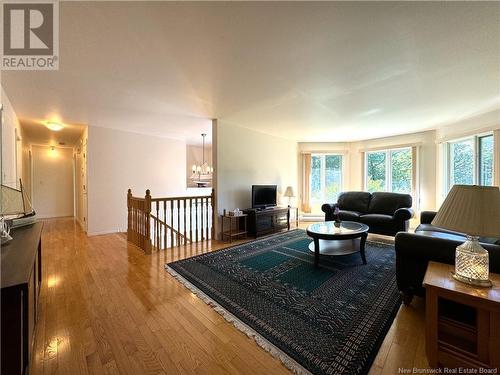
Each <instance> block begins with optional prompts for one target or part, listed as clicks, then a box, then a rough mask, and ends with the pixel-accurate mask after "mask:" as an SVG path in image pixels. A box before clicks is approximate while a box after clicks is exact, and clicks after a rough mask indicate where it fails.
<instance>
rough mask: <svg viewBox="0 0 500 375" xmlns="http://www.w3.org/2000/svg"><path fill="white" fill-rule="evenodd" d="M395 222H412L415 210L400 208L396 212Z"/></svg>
mask: <svg viewBox="0 0 500 375" xmlns="http://www.w3.org/2000/svg"><path fill="white" fill-rule="evenodd" d="M393 217H394V220H397V221H406V220H410V219H411V218H412V217H413V210H412V209H411V208H398V209H397V210H396V212H394V216H393Z"/></svg>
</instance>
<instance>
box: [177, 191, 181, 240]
mask: <svg viewBox="0 0 500 375" xmlns="http://www.w3.org/2000/svg"><path fill="white" fill-rule="evenodd" d="M180 244H181V200H180V199H177V246H179V245H180Z"/></svg>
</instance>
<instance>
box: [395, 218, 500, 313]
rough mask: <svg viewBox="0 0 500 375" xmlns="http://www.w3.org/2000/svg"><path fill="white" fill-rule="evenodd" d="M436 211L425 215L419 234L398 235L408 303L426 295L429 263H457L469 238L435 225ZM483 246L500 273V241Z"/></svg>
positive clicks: (399, 270)
mask: <svg viewBox="0 0 500 375" xmlns="http://www.w3.org/2000/svg"><path fill="white" fill-rule="evenodd" d="M435 215H436V212H432V211H424V212H422V213H421V216H420V222H421V224H420V225H419V226H418V227H417V229H416V230H415V233H398V234H397V235H396V239H395V248H396V280H397V284H398V288H399V291H400V293H401V295H402V297H403V302H404V303H405V304H410V303H411V301H412V299H413V296H414V295H418V296H424V295H425V289H424V288H423V287H422V282H423V280H424V276H425V271H426V270H427V264H428V263H429V261H434V262H441V263H447V264H455V249H456V247H457V246H459V245H461V244H462V243H463V242H464V241H465V239H466V236H465V235H464V234H463V233H457V232H452V231H449V230H447V229H444V228H440V227H436V226H434V225H432V224H431V222H432V220H433V219H434V216H435ZM480 242H481V245H482V246H483V247H484V248H485V249H486V250H488V252H489V262H490V272H495V273H499V272H500V239H497V238H481V239H480Z"/></svg>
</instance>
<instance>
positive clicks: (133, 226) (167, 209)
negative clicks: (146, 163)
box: [127, 189, 215, 254]
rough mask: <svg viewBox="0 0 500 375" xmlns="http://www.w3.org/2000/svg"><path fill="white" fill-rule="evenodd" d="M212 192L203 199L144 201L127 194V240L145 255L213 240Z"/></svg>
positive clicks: (149, 198) (180, 198)
mask: <svg viewBox="0 0 500 375" xmlns="http://www.w3.org/2000/svg"><path fill="white" fill-rule="evenodd" d="M214 197H215V195H214V190H213V189H212V194H210V195H206V196H186V197H167V198H152V197H151V193H150V191H149V190H146V195H145V197H144V198H139V197H134V196H132V191H131V190H130V189H129V190H128V193H127V208H128V226H127V239H128V241H130V242H132V243H134V244H135V245H137V246H139V247H140V248H141V249H143V250H144V252H145V253H146V254H151V252H152V251H153V250H154V249H156V250H161V249H166V248H169V247H174V246H180V245H187V244H188V243H193V242H199V241H204V240H208V239H210V238H213V237H214V227H213V223H214V220H215V213H214V210H213V203H214Z"/></svg>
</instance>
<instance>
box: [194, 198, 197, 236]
mask: <svg viewBox="0 0 500 375" xmlns="http://www.w3.org/2000/svg"><path fill="white" fill-rule="evenodd" d="M194 211H195V212H194V224H195V231H196V242H198V198H195V199H194Z"/></svg>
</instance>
